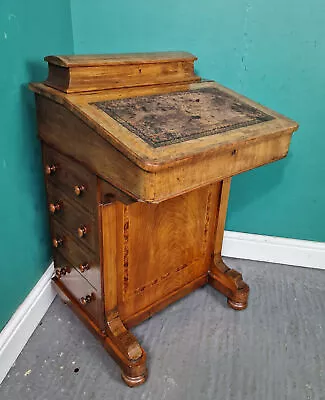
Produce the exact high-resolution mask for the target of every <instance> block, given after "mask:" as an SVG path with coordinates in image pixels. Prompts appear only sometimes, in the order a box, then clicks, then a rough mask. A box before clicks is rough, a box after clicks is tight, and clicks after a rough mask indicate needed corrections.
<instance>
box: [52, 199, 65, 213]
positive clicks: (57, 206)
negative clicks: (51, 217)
mask: <svg viewBox="0 0 325 400" xmlns="http://www.w3.org/2000/svg"><path fill="white" fill-rule="evenodd" d="M62 205H63V204H62V201H57V202H55V203H50V204H49V210H50V213H51V214H55V213H56V212H58V211H60V210H61V209H62Z"/></svg>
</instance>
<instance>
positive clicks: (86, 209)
mask: <svg viewBox="0 0 325 400" xmlns="http://www.w3.org/2000/svg"><path fill="white" fill-rule="evenodd" d="M195 59H196V58H195V57H194V56H193V55H191V54H189V53H183V52H163V53H144V54H122V55H90V56H49V57H46V58H45V60H46V61H47V62H48V64H49V75H48V79H47V81H45V82H44V83H32V84H30V89H31V90H33V91H34V92H35V94H36V104H37V119H38V133H39V137H40V139H41V141H42V149H43V160H44V170H45V177H46V187H47V197H48V207H49V213H50V220H51V224H50V225H51V235H52V243H53V256H54V264H55V276H54V277H53V282H54V285H55V287H56V289H57V291H58V293H59V294H60V296H61V297H62V298H63V300H64V301H65V302H66V303H68V304H69V305H70V306H71V307H72V309H73V310H74V311H75V313H76V314H77V315H78V316H79V317H80V318H81V320H82V321H83V322H84V323H85V324H86V325H87V326H88V328H89V329H90V330H91V331H92V332H93V333H94V334H95V335H96V336H97V337H98V338H99V340H101V342H102V344H103V346H104V347H105V349H106V350H107V351H108V352H109V353H110V354H111V356H112V357H113V358H114V359H115V360H116V362H117V363H118V364H119V365H120V367H121V370H122V377H123V379H124V381H125V382H126V383H127V384H128V385H129V386H135V385H139V384H141V383H143V382H144V381H145V380H146V377H147V367H146V353H145V351H144V350H143V348H142V347H141V345H140V344H139V342H138V341H137V339H136V337H135V336H133V334H132V333H131V332H130V331H129V328H130V327H132V326H134V325H136V324H138V323H140V322H141V321H143V320H145V319H146V318H148V317H150V316H151V315H153V314H154V313H155V312H157V311H159V310H161V309H163V308H164V307H166V306H167V305H168V304H170V303H172V302H174V301H176V300H177V299H179V298H181V297H182V296H184V295H186V294H188V293H190V292H192V291H193V290H195V289H196V288H198V287H200V286H202V285H205V284H206V283H208V284H210V285H212V286H213V287H214V288H216V289H217V290H219V291H220V292H221V293H223V294H224V295H225V296H226V297H227V299H228V304H229V306H230V307H232V308H233V309H235V310H243V309H244V308H246V306H247V300H248V294H249V287H248V285H247V284H246V283H245V282H244V281H243V279H242V276H241V274H240V273H238V272H237V271H235V270H233V269H230V268H228V267H227V266H226V265H225V264H224V262H223V260H222V258H221V246H222V240H223V233H224V225H225V218H226V210H227V203H228V195H229V188H230V179H231V176H233V175H236V174H239V173H241V172H244V171H247V170H250V169H252V168H255V167H258V166H261V165H263V164H266V163H270V162H273V161H276V160H279V159H281V158H283V157H285V156H286V154H287V152H288V148H289V144H290V139H291V136H292V133H293V132H294V131H295V130H296V129H297V127H298V125H297V124H296V123H295V122H293V121H291V120H289V119H287V118H285V117H283V116H282V115H279V114H277V113H276V112H274V111H271V110H269V109H266V108H265V107H262V106H261V105H259V104H256V103H254V102H252V101H251V100H249V99H247V98H245V97H243V96H241V95H239V94H237V93H234V92H232V91H231V90H229V89H226V88H225V87H222V86H221V85H219V84H217V83H215V82H213V81H203V80H201V79H200V78H199V77H198V76H197V75H195V73H194V61H195Z"/></svg>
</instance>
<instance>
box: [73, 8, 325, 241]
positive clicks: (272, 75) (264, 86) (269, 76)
mask: <svg viewBox="0 0 325 400" xmlns="http://www.w3.org/2000/svg"><path fill="white" fill-rule="evenodd" d="M71 4H72V22H73V33H74V39H75V40H74V46H75V52H76V53H89V52H91V53H96V52H98V53H105V52H107V53H110V52H128V51H157V50H187V51H190V52H193V53H194V54H196V55H197V56H198V57H199V62H198V63H197V71H198V73H199V74H200V75H202V76H203V77H206V78H212V79H215V80H217V81H219V82H220V83H222V84H224V85H225V86H228V87H230V88H232V89H234V90H237V91H239V92H241V93H243V94H245V95H247V96H249V97H251V98H253V99H255V100H256V101H258V102H260V103H262V104H264V105H266V106H268V107H271V108H274V109H275V110H277V111H278V112H280V113H283V114H285V115H287V116H288V117H291V118H293V119H296V120H297V121H298V122H299V123H300V125H301V127H300V129H299V131H298V132H297V133H296V134H295V135H294V137H293V141H292V146H291V150H290V153H289V156H288V157H287V158H286V159H285V160H282V161H280V162H277V163H275V164H272V165H268V166H265V167H262V168H259V169H257V170H254V171H251V172H248V173H245V174H242V175H240V176H237V177H235V178H234V179H233V185H232V191H231V197H230V206H229V214H228V220H227V229H229V230H234V231H241V232H250V233H258V234H266V235H275V236H282V237H291V238H298V239H308V240H316V241H325V229H324V226H325V215H324V211H323V207H324V198H325V185H324V178H323V177H324V173H325V162H324V155H323V151H324V148H325V134H324V132H323V126H324V114H325V113H324V108H325V90H324V87H325V73H324V64H325V41H324V38H325V23H324V21H325V2H324V0H311V1H308V2H306V1H302V0H286V1H283V0H274V1H269V0H268V1H266V0H250V1H243V0H218V1H216V0H202V1H200V2H199V1H193V0H177V1H175V0H164V1H154V0H153V1H147V0H138V1H134V0H125V1H123V2H118V1H106V0H97V1H95V2H90V1H86V0H72V3H71Z"/></svg>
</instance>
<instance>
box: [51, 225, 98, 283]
mask: <svg viewBox="0 0 325 400" xmlns="http://www.w3.org/2000/svg"><path fill="white" fill-rule="evenodd" d="M51 230H52V244H53V248H54V258H55V259H56V258H57V257H58V256H60V255H61V256H63V257H64V258H65V259H66V260H68V261H69V262H70V263H71V265H73V266H74V267H76V268H77V269H78V271H80V273H81V274H82V275H83V276H84V277H85V279H87V280H88V281H89V282H90V283H91V284H92V285H93V286H94V287H95V288H96V289H97V290H99V289H100V287H101V269H100V262H99V256H98V254H97V253H94V252H92V251H89V250H88V251H87V250H86V249H85V248H84V247H81V246H79V245H78V244H77V242H76V241H75V239H74V237H73V236H72V235H71V233H69V232H67V231H66V230H65V229H64V228H63V227H62V225H60V224H59V223H58V222H56V221H53V222H52V229H51ZM54 241H55V243H53V242H54ZM54 244H55V245H57V246H58V247H55V245H54Z"/></svg>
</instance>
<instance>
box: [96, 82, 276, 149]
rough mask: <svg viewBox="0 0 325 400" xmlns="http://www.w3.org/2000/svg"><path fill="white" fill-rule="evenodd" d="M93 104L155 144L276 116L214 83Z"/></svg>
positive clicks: (186, 139) (208, 133)
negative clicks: (224, 90) (204, 86)
mask: <svg viewBox="0 0 325 400" xmlns="http://www.w3.org/2000/svg"><path fill="white" fill-rule="evenodd" d="M92 104H93V105H95V106H96V107H98V108H99V109H101V110H102V111H104V112H105V113H106V114H108V115H109V116H110V117H112V118H114V119H115V120H116V121H117V122H119V123H120V124H121V125H123V126H124V127H125V128H127V129H128V130H129V131H131V132H133V133H134V134H135V135H137V136H138V137H139V138H141V139H142V140H144V141H145V142H146V143H148V144H149V145H150V146H152V147H162V146H167V145H171V144H175V143H180V142H185V141H188V140H192V139H197V138H201V137H204V136H210V135H217V134H224V133H226V132H228V131H230V130H234V129H238V128H241V127H244V126H249V125H254V124H259V123H262V122H266V121H270V120H272V119H274V117H272V116H271V115H268V114H266V113H264V112H262V111H260V110H258V109H257V108H255V107H252V106H250V105H248V104H246V103H244V102H242V101H240V100H239V99H237V98H236V97H234V96H232V95H230V94H228V93H225V92H223V91H221V90H219V89H217V88H211V87H209V88H201V89H193V90H189V91H183V92H174V93H166V94H159V95H151V96H138V97H132V98H125V99H117V100H108V101H102V102H96V103H92Z"/></svg>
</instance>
